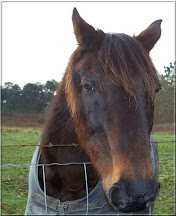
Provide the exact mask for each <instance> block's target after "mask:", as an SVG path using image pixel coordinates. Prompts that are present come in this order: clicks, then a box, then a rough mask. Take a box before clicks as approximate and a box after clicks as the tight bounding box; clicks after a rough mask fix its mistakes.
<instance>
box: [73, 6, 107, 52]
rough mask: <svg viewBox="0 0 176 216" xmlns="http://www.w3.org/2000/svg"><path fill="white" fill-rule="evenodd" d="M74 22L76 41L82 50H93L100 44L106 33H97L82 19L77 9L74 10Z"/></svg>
mask: <svg viewBox="0 0 176 216" xmlns="http://www.w3.org/2000/svg"><path fill="white" fill-rule="evenodd" d="M72 21H73V28H74V33H75V36H76V39H77V41H78V44H79V46H80V47H81V48H82V49H88V48H91V47H92V46H96V45H97V43H99V42H100V40H101V36H103V35H104V33H103V32H102V31H100V30H99V31H96V30H95V29H94V28H93V27H92V26H91V25H89V24H88V23H86V22H85V21H84V20H83V19H82V18H81V17H80V15H79V13H78V11H77V9H76V8H74V9H73V15H72Z"/></svg>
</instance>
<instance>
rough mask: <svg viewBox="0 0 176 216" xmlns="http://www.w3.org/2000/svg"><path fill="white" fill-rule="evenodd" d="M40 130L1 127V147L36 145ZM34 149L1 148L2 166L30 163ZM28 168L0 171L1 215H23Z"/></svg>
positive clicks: (7, 168) (6, 167)
mask: <svg viewBox="0 0 176 216" xmlns="http://www.w3.org/2000/svg"><path fill="white" fill-rule="evenodd" d="M40 133H41V129H37V128H35V129H33V128H27V129H26V128H15V127H11V128H10V127H3V129H2V146H3V145H4V146H5V145H18V144H36V145H37V144H38V142H39V140H40ZM34 150H35V147H13V148H9V147H2V150H1V155H2V157H1V158H2V159H1V163H2V164H24V163H30V162H31V159H32V155H33V153H34ZM29 168H30V167H29V166H22V167H21V166H20V167H8V166H5V167H2V169H1V214H9V215H12V214H18V215H19V214H21V215H23V214H24V211H25V206H26V201H27V193H28V175H29Z"/></svg>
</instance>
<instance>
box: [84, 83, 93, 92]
mask: <svg viewBox="0 0 176 216" xmlns="http://www.w3.org/2000/svg"><path fill="white" fill-rule="evenodd" d="M83 88H84V89H85V90H87V91H93V90H94V88H93V87H92V86H90V85H89V84H84V85H83Z"/></svg>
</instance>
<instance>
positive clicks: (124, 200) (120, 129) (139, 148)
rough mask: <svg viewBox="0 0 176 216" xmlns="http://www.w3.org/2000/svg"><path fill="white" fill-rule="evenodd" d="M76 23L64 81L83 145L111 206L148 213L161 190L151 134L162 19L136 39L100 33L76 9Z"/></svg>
mask: <svg viewBox="0 0 176 216" xmlns="http://www.w3.org/2000/svg"><path fill="white" fill-rule="evenodd" d="M72 20H73V27H74V33H75V36H76V39H77V42H78V48H77V49H76V51H75V52H74V53H73V55H72V57H71V59H70V62H69V64H68V68H67V71H66V74H65V78H64V79H65V92H66V97H67V103H68V107H69V110H70V113H71V115H72V118H73V121H74V126H75V130H76V133H77V136H78V140H79V143H80V145H81V147H82V148H83V149H84V150H85V151H86V152H87V154H88V155H89V157H90V159H91V161H92V164H93V166H94V167H95V169H96V170H97V172H98V174H99V176H100V177H101V179H102V184H103V188H104V192H105V195H106V198H107V200H108V202H109V203H110V204H111V206H112V207H114V208H115V209H119V210H120V211H122V212H130V211H137V210H142V209H144V208H146V206H148V205H149V204H150V203H151V202H153V201H154V200H155V198H156V196H157V194H158V191H159V182H158V180H157V178H156V177H155V175H154V172H153V169H152V167H151V157H150V148H151V147H150V132H151V130H152V125H153V111H154V98H155V93H156V92H157V91H158V90H159V88H160V81H159V78H158V74H157V71H156V69H155V67H154V65H153V63H152V61H151V59H150V57H149V52H150V50H151V49H152V48H153V47H154V45H155V44H156V42H157V41H158V39H159V38H160V35H161V29H160V24H161V20H157V21H155V22H153V23H152V24H151V25H150V26H149V27H148V28H147V29H145V30H144V31H143V32H142V33H140V34H139V35H138V36H133V37H130V36H128V35H126V34H106V33H104V32H103V31H101V30H95V29H94V28H93V27H92V26H91V25H89V24H88V23H86V22H85V21H84V20H83V19H82V18H81V17H80V15H79V13H78V11H77V10H76V9H74V11H73V16H72Z"/></svg>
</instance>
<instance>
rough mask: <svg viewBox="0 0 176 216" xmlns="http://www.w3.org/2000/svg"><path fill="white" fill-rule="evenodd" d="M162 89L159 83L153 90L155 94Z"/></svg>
mask: <svg viewBox="0 0 176 216" xmlns="http://www.w3.org/2000/svg"><path fill="white" fill-rule="evenodd" d="M160 89H162V85H161V83H159V84H158V86H157V87H156V89H155V93H157V92H159V90H160Z"/></svg>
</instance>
